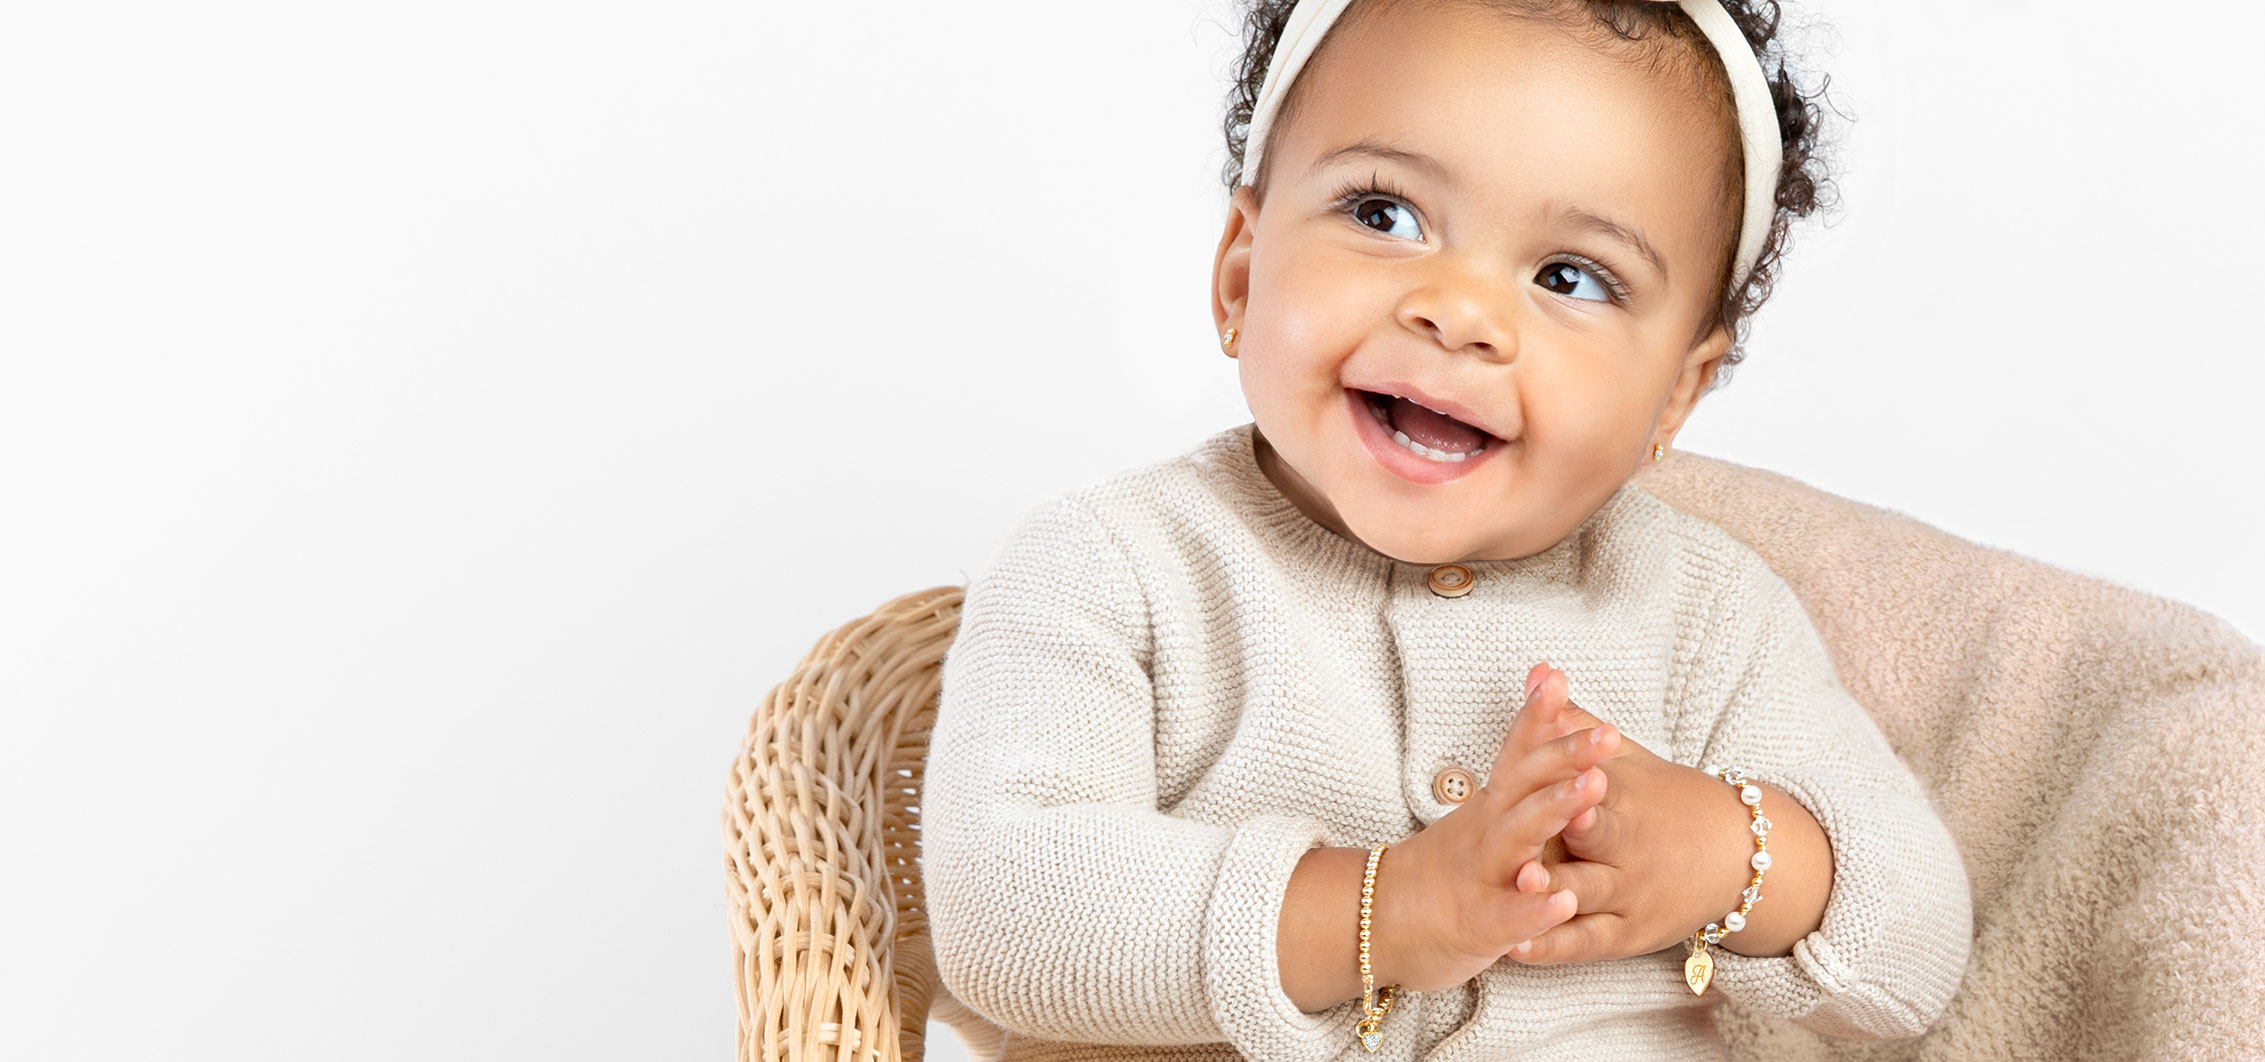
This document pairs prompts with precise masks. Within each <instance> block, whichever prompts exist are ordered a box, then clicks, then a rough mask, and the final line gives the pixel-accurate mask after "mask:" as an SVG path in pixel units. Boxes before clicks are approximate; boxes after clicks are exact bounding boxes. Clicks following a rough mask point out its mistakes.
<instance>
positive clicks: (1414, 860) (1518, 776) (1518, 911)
mask: <svg viewBox="0 0 2265 1062" xmlns="http://www.w3.org/2000/svg"><path fill="white" fill-rule="evenodd" d="M1554 689H1555V692H1554V693H1551V694H1546V695H1543V696H1538V697H1537V696H1529V697H1528V698H1527V700H1526V705H1525V707H1524V708H1523V709H1521V710H1520V711H1519V712H1518V716H1517V718H1516V719H1515V720H1513V721H1512V723H1511V725H1510V732H1509V733H1508V734H1507V735H1505V736H1504V738H1503V740H1502V749H1501V751H1500V753H1499V754H1497V756H1496V757H1495V761H1494V766H1493V768H1492V769H1491V770H1490V771H1489V772H1488V774H1487V778H1486V783H1485V784H1484V785H1482V786H1480V787H1479V791H1478V792H1477V793H1475V794H1473V795H1472V796H1471V798H1470V799H1468V800H1466V801H1464V802H1463V803H1462V804H1460V805H1457V806H1456V808H1455V809H1454V810H1453V811H1450V812H1448V813H1447V814H1446V815H1445V816H1444V817H1442V818H1440V819H1439V820H1438V821H1436V822H1434V823H1432V824H1431V825H1430V826H1428V827H1426V828H1425V829H1424V830H1423V832H1421V833H1418V834H1417V835H1415V836H1414V837H1411V838H1408V839H1407V840H1405V841H1402V842H1400V843H1399V844H1396V845H1394V846H1392V849H1391V850H1390V851H1389V852H1387V853H1386V854H1385V856H1384V860H1383V862H1382V863H1381V864H1380V865H1379V867H1378V869H1377V875H1376V876H1377V881H1376V900H1375V909H1374V911H1373V917H1372V919H1371V921H1372V922H1373V923H1374V926H1373V928H1374V930H1375V934H1376V935H1375V938H1374V943H1373V944H1372V946H1371V954H1370V965H1371V968H1372V970H1373V971H1374V972H1375V975H1376V983H1377V984H1379V985H1384V984H1397V985H1399V986H1401V987H1402V988H1404V989H1407V990H1408V991H1412V992H1436V991H1441V990H1444V989H1448V988H1453V987H1455V986H1457V985H1460V984H1462V983H1463V982H1464V981H1467V980H1469V979H1470V978H1471V977H1473V976H1475V975H1476V974H1477V973H1478V972H1479V971H1481V970H1484V969H1486V968H1487V967H1489V966H1492V965H1494V964H1495V963H1497V962H1499V961H1501V959H1502V957H1503V955H1504V954H1506V953H1507V952H1508V951H1509V950H1510V948H1511V947H1512V946H1514V945H1516V944H1519V943H1520V942H1523V941H1525V940H1528V939H1531V938H1533V937H1535V936H1537V935H1539V934H1541V933H1543V932H1544V931H1546V930H1548V929H1549V928H1550V927H1552V926H1556V925H1558V924H1559V923H1561V922H1563V921H1565V920H1566V919H1568V918H1571V917H1573V915H1574V913H1575V911H1576V909H1577V907H1576V901H1575V899H1574V897H1573V896H1572V895H1570V894H1565V893H1554V894H1553V893H1549V892H1544V891H1541V888H1540V886H1541V884H1542V878H1543V875H1542V871H1541V870H1539V869H1538V868H1539V866H1540V864H1539V862H1538V860H1539V859H1540V858H1541V856H1542V855H1543V853H1544V848H1545V846H1547V844H1548V843H1549V842H1550V840H1551V839H1552V838H1554V837H1555V836H1556V835H1557V834H1558V833H1559V832H1561V831H1563V830H1564V829H1565V826H1566V823H1567V822H1568V821H1570V820H1571V819H1572V818H1573V816H1576V815H1579V814H1581V813H1582V812H1584V811H1588V810H1590V809H1592V808H1594V807H1596V806H1597V802H1598V801H1599V800H1601V799H1604V798H1605V795H1606V792H1605V790H1606V785H1605V776H1604V774H1603V772H1602V771H1600V770H1598V769H1596V764H1597V763H1598V762H1599V761H1600V760H1602V759H1604V758H1605V757H1607V756H1609V755H1611V754H1612V752H1613V751H1614V750H1615V749H1617V748H1618V747H1619V731H1617V730H1616V729H1614V728H1612V727H1610V726H1603V727H1593V728H1590V727H1584V728H1581V729H1578V730H1575V731H1569V732H1568V731H1566V729H1565V725H1564V724H1565V721H1564V719H1563V718H1562V715H1563V712H1564V710H1565V709H1566V708H1567V707H1568V704H1567V702H1566V700H1565V695H1564V683H1563V682H1562V681H1560V682H1558V684H1557V685H1556V687H1555V688H1554ZM1592 735H1594V736H1595V737H1597V738H1598V739H1599V740H1596V741H1591V740H1590V739H1591V737H1592ZM1718 784H1719V783H1718ZM1526 867H1533V868H1536V869H1533V870H1530V871H1528V874H1529V878H1528V879H1527V880H1528V882H1529V883H1531V884H1532V885H1533V886H1534V888H1532V889H1525V888H1521V887H1520V885H1521V883H1520V880H1519V872H1520V870H1521V868H1526Z"/></svg>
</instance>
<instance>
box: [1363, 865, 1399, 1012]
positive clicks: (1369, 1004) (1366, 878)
mask: <svg viewBox="0 0 2265 1062" xmlns="http://www.w3.org/2000/svg"><path fill="white" fill-rule="evenodd" d="M1384 847H1385V846H1384V842H1382V841H1379V842H1377V843H1376V844H1375V845H1373V846H1371V847H1370V848H1369V850H1368V872H1367V873H1366V874H1364V875H1362V876H1361V1015H1362V1016H1361V1020H1360V1024H1358V1025H1355V1026H1353V1032H1354V1034H1355V1035H1357V1036H1359V1037H1360V1041H1361V1046H1362V1047H1365V1048H1368V1053H1369V1054H1372V1055H1373V1054H1375V1053H1376V1047H1377V1045H1378V1044H1381V1043H1383V1042H1384V1034H1383V1033H1380V1032H1378V1031H1376V1026H1377V1023H1379V1022H1381V1021H1383V1020H1384V1016H1385V1015H1387V1014H1390V1013H1392V990H1393V989H1394V988H1397V987H1399V986H1397V985H1386V986H1385V987H1384V988H1383V989H1381V990H1380V989H1378V988H1377V987H1376V979H1375V978H1374V977H1372V976H1371V975H1370V974H1369V970H1368V914H1369V901H1370V900H1372V899H1374V898H1375V896H1376V863H1377V860H1379V859H1382V858H1383V857H1384ZM1379 997H1381V999H1382V1005H1381V1006H1379V1005H1378V1000H1379Z"/></svg>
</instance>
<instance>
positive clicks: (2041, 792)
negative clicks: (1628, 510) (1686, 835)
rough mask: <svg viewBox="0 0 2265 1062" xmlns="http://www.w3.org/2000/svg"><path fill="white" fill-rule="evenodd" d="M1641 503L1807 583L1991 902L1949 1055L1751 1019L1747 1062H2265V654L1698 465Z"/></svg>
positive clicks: (1946, 1036)
mask: <svg viewBox="0 0 2265 1062" xmlns="http://www.w3.org/2000/svg"><path fill="white" fill-rule="evenodd" d="M1636 482H1637V484H1638V485H1639V486H1641V487H1643V488H1644V489H1645V490H1647V491H1649V492H1650V493H1651V494H1652V495H1653V496H1655V497H1657V498H1659V499H1660V500H1662V501H1665V502H1667V503H1668V504H1670V505H1673V506H1675V507H1676V508H1679V509H1682V510H1684V511H1685V512H1689V513H1692V514H1693V515H1696V516H1699V517H1702V518H1704V519H1706V520H1709V521H1712V522H1713V523H1715V524H1717V525H1719V526H1720V527H1722V528H1723V529H1724V530H1726V531H1728V532H1729V533H1730V534H1731V535H1733V536H1735V537H1736V538H1737V539H1738V540H1740V541H1742V542H1744V543H1746V544H1747V545H1748V546H1749V547H1751V548H1753V549H1754V551H1755V552H1757V553H1759V554H1761V556H1762V558H1763V559H1764V560H1766V561H1768V562H1769V564H1770V565H1771V567H1773V568H1775V569H1776V570H1777V572H1778V574H1780V575H1781V576H1783V577H1784V578H1785V580H1786V582H1788V583H1790V584H1791V585H1792V587H1793V589H1794V590H1795V591H1796V592H1797V593H1798V594H1799V595H1800V597H1801V600H1802V602H1803V603H1804V604H1805V605H1806V606H1807V608H1808V610H1809V615H1810V617H1811V618H1812V619H1814V620H1815V621H1816V624H1817V627H1818V629H1819V630H1820V631H1821V632H1822V633H1823V635H1824V640H1825V643H1826V645H1828V646H1829V647H1830V648H1831V650H1832V654H1833V659H1834V662H1835V664H1836V665H1837V666H1838V668H1839V671H1840V676H1841V680H1842V684H1843V685H1845V686H1846V687H1847V688H1848V690H1849V692H1850V693H1851V694H1853V695H1854V696H1855V698H1856V700H1857V701H1858V702H1860V703H1862V704H1864V705H1865V706H1867V707H1868V708H1869V709H1870V710H1871V712H1872V715H1873V718H1874V719H1875V720H1876V721H1877V722H1878V723H1879V726H1880V728H1881V730H1882V731H1884V732H1885V733H1886V735H1887V737H1888V740H1889V741H1890V742H1891V743H1892V744H1893V745H1894V747H1895V749H1896V751H1897V753H1898V754H1900V755H1901V756H1902V757H1903V758H1904V760H1905V761H1906V762H1908V763H1909V764H1910V765H1911V768H1912V770H1913V771H1914V772H1916V773H1917V774H1918V776H1919V778H1920V779H1921V780H1922V781H1924V782H1925V783H1926V784H1927V785H1928V787H1929V790H1930V792H1931V793H1932V795H1933V797H1934V801H1935V807H1936V809H1937V810H1938V811H1939V812H1940V813H1941V814H1942V816H1943V819H1944V821H1945V822H1947V823H1948V824H1949V826H1950V829H1951V832H1952V834H1953V835H1954V836H1956V837H1957V839H1958V844H1959V848H1960V850H1961V852H1962V853H1963V854H1964V856H1965V859H1966V872H1967V876H1968V879H1969V880H1970V881H1971V883H1972V885H1973V889H1974V948H1973V958H1972V961H1971V963H1970V965H1969V966H1968V968H1967V974H1966V981H1965V984H1964V986H1963V987H1962V988H1961V989H1960V991H1959V995H1958V997H1957V999H1956V1000H1955V1001H1954V1002H1953V1003H1952V1005H1951V1010H1950V1013H1949V1015H1948V1016H1946V1017H1945V1018H1944V1019H1943V1020H1942V1021H1941V1022H1940V1023H1939V1024H1938V1025H1936V1026H1935V1028H1934V1029H1933V1030H1931V1031H1930V1032H1928V1033H1927V1034H1926V1035H1925V1036H1922V1037H1919V1038H1916V1039H1909V1040H1888V1041H1845V1040H1833V1039H1829V1038H1826V1037H1823V1036H1819V1035H1817V1034H1815V1033H1811V1032H1809V1031H1808V1030H1806V1029H1802V1028H1800V1027H1799V1026H1795V1025H1792V1024H1789V1023H1784V1022H1778V1021H1773V1020H1770V1019H1765V1018H1762V1017H1760V1016H1758V1015H1755V1014H1752V1013H1750V1012H1746V1011H1743V1010H1741V1009H1739V1008H1738V1006H1737V1005H1736V1004H1735V1003H1726V1004H1725V1005H1723V1006H1722V1007H1721V1008H1720V1009H1718V1010H1717V1011H1716V1012H1715V1013H1716V1017H1717V1020H1718V1022H1719V1023H1720V1025H1721V1027H1722V1031H1723V1035H1724V1036H1725V1037H1726V1038H1727V1039H1728V1040H1729V1042H1730V1047H1731V1050H1732V1053H1733V1057H1736V1058H1740V1059H1772V1060H1775V1059H1795V1060H1798V1059H2077V1058H2084V1059H2094V1058H2097V1059H2110V1058H2112V1059H2139V1058H2147V1059H2188V1058H2192V1059H2265V649H2261V647H2260V646H2259V644H2258V643H2257V642H2255V641H2253V640H2251V639H2249V638H2247V637H2244V636H2243V634H2242V633H2241V632H2239V631H2237V630H2235V629H2234V628H2233V626H2232V625H2230V624H2228V623H2226V622H2225V621H2224V620H2221V619H2219V618H2217V617H2216V616H2213V615H2210V614H2209V613H2206V612H2203V611H2201V610H2199V609H2196V608H2193V607H2191V606H2189V605H2184V604H2181V603H2178V602H2176V601H2171V600H2167V599H2165V598H2161V597H2156V596H2152V595H2149V594H2145V593H2141V592H2139V591H2137V590H2133V589H2131V588H2128V587H2124V586H2120V585H2117V584H2114V583H2111V582H2107V581H2104V580H2101V579H2097V578H2092V577H2089V576H2084V575H2080V574H2077V573H2075V572H2071V571H2068V570H2065V569H2061V568H2056V567H2053V566H2051V565H2048V564H2045V563H2043V562H2040V561H2036V560H2032V559H2030V558H2026V557H2022V556H2018V555H2016V554H2013V553H2009V552H2006V551H2004V550H2000V549H1993V548H1990V547H1986V546H1982V545H1979V544H1976V543H1973V542H1970V541H1967V540H1965V539H1961V538H1958V537H1956V536H1954V535H1950V534H1948V533H1946V532H1943V531H1941V530H1939V529H1937V528H1934V527H1931V526H1929V525H1927V524H1924V523H1921V522H1919V521H1918V520H1915V519H1913V518H1911V517H1909V516H1905V515H1903V514H1901V513H1897V512H1893V511H1890V510H1886V509H1881V508H1875V507H1873V506H1869V505H1864V504H1861V503H1858V502H1855V501H1852V500H1849V499H1847V498H1843V497H1840V496H1837V495H1833V494H1829V493H1826V492H1824V491H1821V490H1818V489H1816V488H1814V487H1811V486H1808V485H1807V484H1804V483H1801V482H1799V481H1797V480H1794V479H1790V478H1788V477H1785V476H1782V475H1778V474H1775V473H1771V472H1767V471H1763V470H1760V469H1755V468H1749V467H1747V466H1744V465H1739V464H1736V463H1733V462H1729V461H1723V460H1720V459H1716V458H1710V457H1706V456H1704V455H1700V454H1692V453H1682V454H1677V455H1675V456H1673V457H1670V458H1669V459H1667V460H1666V461H1664V462H1662V463H1660V464H1658V465H1653V466H1648V467H1646V468H1645V470H1644V471H1642V472H1640V473H1639V478H1638V479H1637V481H1636ZM2143 545H2145V546H2146V547H2147V548H2153V549H2163V548H2176V545H2175V543H2171V542H2152V543H2145V544H2143Z"/></svg>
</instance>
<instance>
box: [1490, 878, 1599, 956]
mask: <svg viewBox="0 0 2265 1062" xmlns="http://www.w3.org/2000/svg"><path fill="white" fill-rule="evenodd" d="M1500 895H1501V897H1502V902H1501V904H1500V905H1499V906H1498V907H1496V909H1495V911H1494V915H1493V919H1494V920H1493V929H1494V932H1495V935H1496V936H1497V937H1499V938H1500V939H1501V941H1502V943H1503V944H1504V945H1510V944H1514V943H1516V942H1518V941H1521V940H1531V939H1533V938H1535V937H1538V936H1540V935H1542V934H1543V933H1547V932H1549V931H1550V930H1551V929H1552V928H1554V927H1556V926H1558V925H1561V924H1563V923H1564V922H1565V920H1566V919H1569V918H1572V917H1573V914H1574V911H1575V910H1577V909H1578V908H1579V907H1580V903H1581V901H1580V899H1579V898H1578V897H1576V896H1574V895H1573V894H1572V893H1569V892H1563V891H1559V892H1539V893H1523V892H1505V893H1501V894H1500Z"/></svg>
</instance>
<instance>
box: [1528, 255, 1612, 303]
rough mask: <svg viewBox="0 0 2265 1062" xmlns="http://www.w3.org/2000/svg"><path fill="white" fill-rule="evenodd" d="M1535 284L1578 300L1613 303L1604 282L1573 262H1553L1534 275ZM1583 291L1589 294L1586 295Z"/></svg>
mask: <svg viewBox="0 0 2265 1062" xmlns="http://www.w3.org/2000/svg"><path fill="white" fill-rule="evenodd" d="M1534 282H1535V283H1537V284H1540V285H1541V286H1542V287H1545V288H1548V289H1549V290H1551V291H1554V292H1556V293H1558V294H1559V295H1571V296H1572V297H1574V298H1576V299H1585V300H1589V301H1593V302H1610V301H1612V291H1611V289H1609V288H1607V287H1605V285H1604V282H1603V281H1601V280H1598V279H1597V277H1596V275H1595V274H1593V273H1591V272H1589V271H1588V270H1586V269H1583V268H1581V267H1580V266H1577V265H1575V264H1573V263H1571V262H1551V263H1549V264H1548V265H1545V266H1543V267H1541V272H1539V273H1537V274H1535V275H1534ZM1583 291H1587V292H1589V294H1587V295H1584V294H1582V292H1583Z"/></svg>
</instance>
